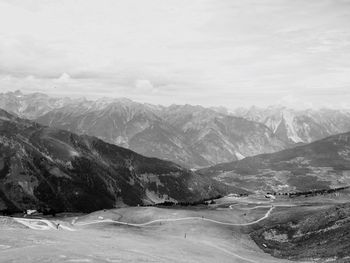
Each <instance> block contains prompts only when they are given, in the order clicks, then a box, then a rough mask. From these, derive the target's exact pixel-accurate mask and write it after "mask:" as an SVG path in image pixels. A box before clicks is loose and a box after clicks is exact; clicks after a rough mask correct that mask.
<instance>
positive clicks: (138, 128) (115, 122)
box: [0, 91, 350, 168]
mask: <svg viewBox="0 0 350 263" xmlns="http://www.w3.org/2000/svg"><path fill="white" fill-rule="evenodd" d="M0 108H3V109H5V110H6V111H8V112H10V113H11V114H15V115H16V116H19V117H22V118H26V119H30V120H34V121H36V122H38V123H40V124H42V125H47V126H50V127H54V128H59V129H64V130H67V131H70V132H73V133H76V134H80V135H83V134H87V135H90V136H95V137H97V138H100V139H102V140H104V141H106V142H109V143H112V144H115V145H118V146H121V147H126V148H129V149H131V150H133V151H135V152H137V153H139V154H142V155H145V156H149V157H156V158H161V159H166V160H169V161H173V162H175V163H177V164H180V165H181V166H184V167H187V168H201V167H209V166H212V165H215V164H218V163H222V162H230V161H235V160H239V159H243V158H244V157H247V156H254V155H257V154H262V153H272V152H275V151H280V150H283V149H287V148H291V147H294V146H296V145H299V144H305V143H310V142H313V141H315V140H319V139H322V138H325V137H327V136H331V135H334V134H337V133H343V132H347V131H350V111H345V110H332V109H320V110H313V109H309V110H294V109H289V108H286V107H283V106H271V107H267V108H257V107H251V108H249V109H244V108H238V109H236V110H233V111H229V110H227V109H225V108H223V107H216V108H205V107H202V106H193V105H170V106H167V107H166V106H160V105H152V104H147V103H138V102H135V101H132V100H129V99H126V98H117V99H115V98H101V99H97V100H87V99H84V98H79V99H72V98H56V97H50V96H48V95H46V94H42V93H31V94H23V93H22V92H20V91H16V92H7V93H1V94H0Z"/></svg>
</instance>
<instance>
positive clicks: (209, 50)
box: [0, 0, 350, 107]
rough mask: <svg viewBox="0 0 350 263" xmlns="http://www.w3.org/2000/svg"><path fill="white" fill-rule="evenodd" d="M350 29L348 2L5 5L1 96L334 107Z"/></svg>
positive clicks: (15, 0)
mask: <svg viewBox="0 0 350 263" xmlns="http://www.w3.org/2000/svg"><path fill="white" fill-rule="evenodd" d="M28 3H29V4H28ZM349 24H350V8H349V2H348V1H329V0H317V1H316V0H310V1H289V0H261V1H255V0H245V1H231V0H221V1H215V0H193V1H190V2H189V1H187V0H149V1H143V0H120V1H113V0H99V1H97V0H76V1H71V0H62V1H46V0H45V1H44V0H30V1H29V2H27V1H19V0H11V1H1V0H0V32H1V35H0V85H1V87H0V89H1V90H4V91H6V90H7V89H12V88H13V89H18V88H20V89H26V90H34V91H36V90H40V91H45V90H47V92H59V93H62V94H65V95H70V94H72V93H73V92H74V93H76V94H78V93H80V94H83V95H86V96H91V97H94V96H106V95H110V94H113V95H115V96H126V97H130V98H134V99H144V100H146V101H152V102H154V103H167V104H170V103H182V102H184V101H185V100H186V102H187V103H196V104H203V105H225V106H228V107H232V106H235V105H250V104H258V105H259V104H262V103H264V104H272V103H274V102H275V101H278V100H280V99H281V97H284V96H288V94H295V96H297V97H300V96H302V95H303V94H304V93H305V94H306V96H307V100H308V101H311V102H312V103H314V104H315V102H317V101H318V100H322V101H326V102H329V103H335V102H337V101H336V100H338V99H341V100H345V97H344V96H342V94H341V90H342V89H341V88H339V87H349V86H350V77H349V74H348V72H349V69H350V63H349V61H350V45H349V43H350V29H349ZM4 76H5V77H4ZM28 76H31V77H28ZM6 78H7V79H6ZM53 87H57V88H56V89H53ZM305 90H306V92H305ZM343 90H344V89H343ZM316 104H317V103H316Z"/></svg>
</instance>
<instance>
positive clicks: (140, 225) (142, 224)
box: [75, 206, 275, 227]
mask: <svg viewBox="0 0 350 263" xmlns="http://www.w3.org/2000/svg"><path fill="white" fill-rule="evenodd" d="M269 207H270V209H269V210H268V211H267V212H266V214H265V215H264V216H263V217H262V218H260V219H258V220H255V221H253V222H249V223H240V224H239V223H228V222H221V221H217V220H213V219H209V218H205V217H198V216H193V217H182V218H164V219H156V220H152V221H149V222H145V223H139V224H135V223H127V222H122V221H117V220H112V219H104V220H95V221H91V222H84V223H83V222H78V223H75V225H77V226H85V225H91V224H99V223H106V222H107V223H115V224H120V225H127V226H135V227H142V226H147V225H151V224H154V223H159V222H176V221H186V220H202V221H207V222H212V223H215V224H219V225H227V226H249V225H253V224H256V223H259V222H260V221H262V220H264V219H266V218H268V217H269V215H270V213H271V212H272V210H273V209H274V208H275V207H274V206H269Z"/></svg>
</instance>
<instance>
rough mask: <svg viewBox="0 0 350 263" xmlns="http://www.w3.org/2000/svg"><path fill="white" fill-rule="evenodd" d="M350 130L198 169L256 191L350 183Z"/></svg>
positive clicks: (321, 187) (218, 178)
mask: <svg viewBox="0 0 350 263" xmlns="http://www.w3.org/2000/svg"><path fill="white" fill-rule="evenodd" d="M349 161H350V133H344V134H338V135H334V136H331V137H327V138H326V139H323V140H319V141H316V142H313V143H310V144H307V145H303V146H298V147H295V148H292V149H287V150H283V151H280V152H276V153H272V154H262V155H257V156H253V157H247V158H245V159H243V160H240V161H236V162H230V163H223V164H219V165H216V166H213V167H210V168H207V169H202V170H200V171H199V172H200V173H202V174H205V175H207V176H210V177H215V178H216V179H217V180H219V181H223V182H226V183H228V184H229V185H234V186H237V187H241V188H245V189H249V190H254V191H263V192H266V191H275V192H280V193H286V192H293V191H308V190H314V189H329V188H332V187H333V188H334V187H341V186H345V185H350V162H349Z"/></svg>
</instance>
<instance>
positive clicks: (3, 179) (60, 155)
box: [0, 110, 223, 211]
mask: <svg viewBox="0 0 350 263" xmlns="http://www.w3.org/2000/svg"><path fill="white" fill-rule="evenodd" d="M222 193H223V192H221V191H220V187H219V186H218V185H217V184H216V183H215V182H213V181H212V180H210V179H205V178H201V177H200V176H199V175H197V174H195V173H193V172H191V171H189V170H187V169H184V168H182V167H180V166H178V165H176V164H174V163H171V162H168V161H162V160H159V159H155V158H146V157H144V156H141V155H139V154H136V153H135V152H132V151H130V150H127V149H124V148H121V147H118V146H116V145H112V144H108V143H105V142H103V141H101V140H99V139H97V138H94V137H89V136H78V135H75V134H73V133H70V132H67V131H63V130H57V129H54V128H49V127H45V126H41V125H39V124H36V123H33V122H30V121H27V120H23V119H19V118H16V117H14V116H13V115H10V114H9V113H7V112H5V111H3V110H1V111H0V210H3V209H9V210H19V209H28V208H40V207H50V208H54V209H55V210H68V211H93V210H96V209H102V208H112V207H115V206H120V205H125V204H126V205H138V204H148V203H157V202H163V201H165V200H171V201H183V202H189V201H196V200H199V199H202V198H207V197H210V196H215V195H218V194H222Z"/></svg>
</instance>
